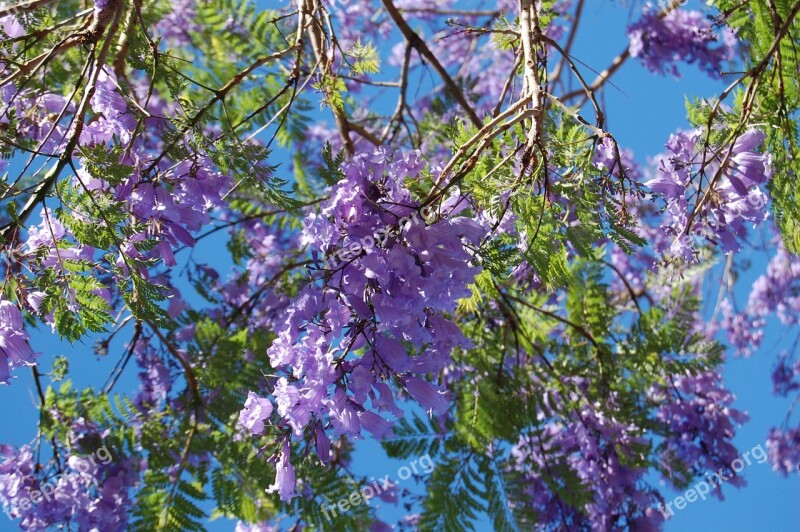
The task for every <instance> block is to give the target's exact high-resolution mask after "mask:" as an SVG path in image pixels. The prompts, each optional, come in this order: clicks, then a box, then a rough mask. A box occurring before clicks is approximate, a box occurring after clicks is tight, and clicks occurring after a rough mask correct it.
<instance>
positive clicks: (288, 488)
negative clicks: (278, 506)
mask: <svg viewBox="0 0 800 532" xmlns="http://www.w3.org/2000/svg"><path fill="white" fill-rule="evenodd" d="M290 453H291V448H290V447H289V442H288V441H287V442H284V444H283V449H282V450H281V457H280V458H279V459H278V462H277V463H276V464H275V483H274V484H272V485H271V486H270V487H269V488H267V490H266V491H267V493H274V492H276V491H277V492H278V494H279V495H280V497H281V500H282V501H287V502H288V501H290V500H292V498H293V497H294V496H295V495H297V494H296V493H295V491H294V488H295V476H294V467H292V464H291V462H289V458H290Z"/></svg>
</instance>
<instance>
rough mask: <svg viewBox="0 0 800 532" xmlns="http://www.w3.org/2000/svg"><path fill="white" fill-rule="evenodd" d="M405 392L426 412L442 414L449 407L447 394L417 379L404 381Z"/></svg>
mask: <svg viewBox="0 0 800 532" xmlns="http://www.w3.org/2000/svg"><path fill="white" fill-rule="evenodd" d="M403 384H405V387H406V390H407V391H408V393H409V394H410V395H411V397H413V398H414V399H416V400H417V402H419V404H421V405H422V407H423V408H425V410H427V411H428V412H434V413H436V414H444V413H445V412H447V409H448V408H449V407H450V402H449V401H448V399H447V394H445V393H444V392H443V391H441V390H439V389H438V388H436V386H434V385H433V384H431V383H429V382H428V381H424V380H422V379H420V378H418V377H407V378H405V379H404V381H403Z"/></svg>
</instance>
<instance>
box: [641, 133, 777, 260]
mask: <svg viewBox="0 0 800 532" xmlns="http://www.w3.org/2000/svg"><path fill="white" fill-rule="evenodd" d="M763 140H764V134H763V133H761V132H759V131H756V130H750V131H747V132H746V133H744V134H743V135H741V136H740V137H738V138H737V139H736V140H735V141H734V142H733V144H732V146H730V147H729V149H728V148H724V149H713V150H712V149H711V148H706V149H703V147H702V142H701V133H700V131H699V130H695V131H690V132H681V133H676V134H673V135H671V136H670V138H669V141H668V142H667V144H666V147H667V149H668V150H669V151H668V152H667V153H666V154H663V155H660V156H658V157H656V158H655V160H654V163H655V167H656V168H655V171H654V174H655V175H654V176H653V177H652V178H651V179H650V180H649V181H647V182H645V183H644V184H645V185H646V186H647V187H649V188H650V190H652V191H653V192H654V193H656V194H657V195H658V196H659V197H661V198H663V199H664V200H665V201H666V206H665V210H664V216H663V221H662V229H663V230H664V232H665V233H666V234H667V235H668V236H670V238H671V243H670V245H669V246H668V247H667V246H665V245H664V243H663V242H662V243H661V244H660V245H657V246H656V251H658V252H660V253H665V254H668V255H672V256H677V257H681V258H683V259H685V260H687V261H693V260H694V259H695V257H694V253H695V241H697V240H700V241H708V242H711V243H712V244H718V243H719V244H720V245H721V247H722V249H723V251H724V252H726V253H729V252H733V251H737V250H738V249H739V248H740V247H741V244H740V243H739V239H740V238H742V237H744V236H745V235H746V233H747V229H746V225H745V224H746V223H747V222H749V223H752V224H757V223H759V222H761V221H763V220H765V219H766V217H767V210H766V204H767V197H766V195H765V194H764V192H762V191H761V189H760V188H759V185H762V184H764V183H765V182H766V181H767V179H768V178H769V177H770V176H771V174H772V167H771V163H770V158H769V156H768V155H765V154H762V153H758V152H757V151H756V150H757V149H758V147H759V146H760V145H761V143H762V141H763ZM709 181H710V183H709ZM700 187H702V196H701V198H702V199H700V200H697V196H698V194H697V192H698V190H699V189H700ZM693 197H694V198H695V199H696V201H694V202H690V200H691V198H693ZM698 207H699V208H698ZM690 216H692V217H691V218H690Z"/></svg>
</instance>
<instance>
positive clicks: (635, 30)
mask: <svg viewBox="0 0 800 532" xmlns="http://www.w3.org/2000/svg"><path fill="white" fill-rule="evenodd" d="M721 37H722V43H721V44H717V43H718V40H719V36H717V35H716V34H715V33H714V30H713V28H712V26H711V23H710V22H709V21H707V20H706V19H705V17H704V15H703V14H702V13H701V12H699V11H687V10H685V9H675V10H673V11H671V12H670V13H669V14H667V15H666V16H664V17H660V16H659V13H658V11H657V10H656V9H654V8H653V6H652V5H647V6H645V9H644V14H643V16H642V18H641V19H640V20H639V21H638V22H636V23H635V24H633V25H632V26H630V27H629V28H628V39H629V40H630V48H629V50H630V54H631V56H632V57H637V58H639V59H640V60H641V61H642V64H643V65H644V66H645V68H647V69H648V70H650V71H651V72H654V73H656V74H666V73H669V74H672V75H673V76H675V77H676V78H677V77H680V74H679V73H678V68H677V67H676V66H675V63H677V62H678V61H685V62H686V63H690V64H691V63H697V64H698V66H699V67H700V68H701V69H702V70H703V71H705V72H706V73H707V74H708V75H709V76H711V77H713V78H718V77H719V76H720V71H721V70H722V63H723V62H725V61H730V60H731V59H732V58H733V52H734V46H735V44H736V37H735V35H734V34H733V31H731V30H730V29H729V28H724V29H723V30H722V35H721Z"/></svg>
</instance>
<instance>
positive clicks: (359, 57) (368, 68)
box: [347, 39, 381, 76]
mask: <svg viewBox="0 0 800 532" xmlns="http://www.w3.org/2000/svg"><path fill="white" fill-rule="evenodd" d="M347 56H348V57H349V58H350V59H352V60H353V63H352V65H351V66H350V70H351V71H352V72H353V74H354V75H356V76H362V75H364V74H377V73H379V72H380V71H381V67H380V56H379V55H378V49H377V48H376V47H375V45H373V44H372V43H370V42H369V41H367V42H364V43H362V42H361V39H357V40H356V42H355V43H353V46H351V47H350V49H349V50H348V51H347Z"/></svg>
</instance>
